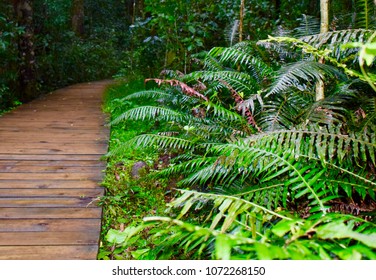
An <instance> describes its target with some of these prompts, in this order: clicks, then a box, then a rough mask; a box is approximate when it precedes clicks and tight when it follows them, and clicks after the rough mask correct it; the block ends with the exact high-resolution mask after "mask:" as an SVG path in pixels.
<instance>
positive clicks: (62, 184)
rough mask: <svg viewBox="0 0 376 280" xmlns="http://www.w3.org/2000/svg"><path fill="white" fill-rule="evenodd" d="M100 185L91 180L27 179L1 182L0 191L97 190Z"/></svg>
mask: <svg viewBox="0 0 376 280" xmlns="http://www.w3.org/2000/svg"><path fill="white" fill-rule="evenodd" d="M98 185H100V182H98V181H92V180H85V181H84V180H45V179H41V180H28V179H16V178H14V179H13V180H1V181H0V189H10V188H13V189H30V188H35V189H56V188H62V189H65V188H68V189H74V188H86V189H88V188H97V187H98Z"/></svg>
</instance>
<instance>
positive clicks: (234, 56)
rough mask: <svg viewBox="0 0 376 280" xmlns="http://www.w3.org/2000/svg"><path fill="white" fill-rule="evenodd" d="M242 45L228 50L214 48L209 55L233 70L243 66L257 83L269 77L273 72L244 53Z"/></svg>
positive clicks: (263, 63)
mask: <svg viewBox="0 0 376 280" xmlns="http://www.w3.org/2000/svg"><path fill="white" fill-rule="evenodd" d="M243 45H244V43H243V44H240V45H235V46H233V47H230V48H224V47H216V48H213V49H212V50H210V52H209V55H211V56H213V57H219V61H220V62H221V63H228V64H229V65H230V66H231V67H233V68H236V67H237V65H242V66H244V67H245V68H246V69H247V70H248V71H251V73H252V76H253V77H254V78H255V79H256V80H257V81H259V82H261V81H262V80H263V79H264V77H267V76H270V75H271V73H272V72H273V71H272V69H271V68H270V67H269V66H268V65H267V64H266V63H265V62H264V61H263V60H261V59H259V58H257V57H255V56H253V55H251V54H250V53H248V52H246V51H244V50H243Z"/></svg>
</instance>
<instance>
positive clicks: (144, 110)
mask: <svg viewBox="0 0 376 280" xmlns="http://www.w3.org/2000/svg"><path fill="white" fill-rule="evenodd" d="M157 118H158V119H163V120H166V121H172V120H178V121H180V120H182V119H184V118H186V115H184V114H182V113H180V112H177V111H174V110H171V109H167V108H163V107H159V106H141V107H137V108H133V109H130V110H128V111H126V112H124V113H122V114H121V115H120V116H118V117H117V118H115V119H114V120H113V121H112V122H111V125H114V124H118V123H121V122H123V121H126V120H142V121H144V120H155V119H157Z"/></svg>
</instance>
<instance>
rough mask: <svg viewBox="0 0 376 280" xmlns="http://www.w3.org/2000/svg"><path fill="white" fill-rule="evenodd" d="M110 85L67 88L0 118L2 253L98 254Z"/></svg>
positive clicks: (68, 257)
mask: <svg viewBox="0 0 376 280" xmlns="http://www.w3.org/2000/svg"><path fill="white" fill-rule="evenodd" d="M107 84H108V83H107V82H97V83H88V84H80V85H75V86H71V87H68V88H65V89H61V90H58V91H55V92H53V93H51V94H48V95H46V96H44V97H43V98H40V99H38V100H35V101H33V102H31V103H29V104H26V105H23V106H21V107H19V108H18V109H16V110H15V111H13V112H11V113H8V114H6V115H4V116H2V117H0V259H6V260H11V259H35V260H36V259H66V260H73V259H96V256H97V252H98V243H99V235H100V226H101V215H102V210H101V208H100V207H98V206H97V201H98V197H100V196H102V195H103V188H102V187H100V182H101V180H102V177H103V170H104V169H105V163H104V162H101V161H100V157H101V156H102V155H103V154H105V153H106V152H107V142H108V135H109V131H108V129H107V128H105V127H104V124H105V121H106V120H105V118H106V117H105V115H104V114H103V113H102V111H101V103H102V95H103V92H104V89H105V87H106V86H107Z"/></svg>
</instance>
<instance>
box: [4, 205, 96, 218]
mask: <svg viewBox="0 0 376 280" xmlns="http://www.w3.org/2000/svg"><path fill="white" fill-rule="evenodd" d="M101 213H102V209H101V208H85V207H84V208H74V207H72V208H62V207H54V208H46V207H38V208H16V207H11V208H0V219H21V220H25V219H98V218H99V217H101Z"/></svg>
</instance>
